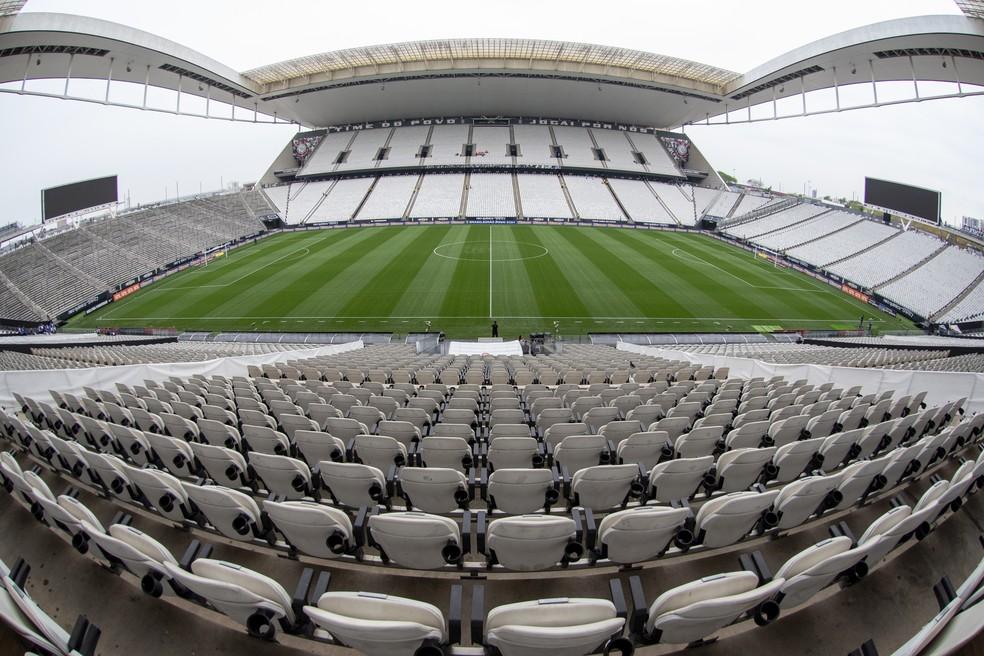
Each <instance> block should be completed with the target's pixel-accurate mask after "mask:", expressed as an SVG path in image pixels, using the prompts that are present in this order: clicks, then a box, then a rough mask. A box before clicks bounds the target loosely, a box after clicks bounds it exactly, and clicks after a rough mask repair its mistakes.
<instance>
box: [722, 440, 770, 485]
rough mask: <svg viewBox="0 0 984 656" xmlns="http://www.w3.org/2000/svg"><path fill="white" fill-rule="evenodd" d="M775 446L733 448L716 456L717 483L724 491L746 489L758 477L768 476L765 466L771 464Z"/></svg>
mask: <svg viewBox="0 0 984 656" xmlns="http://www.w3.org/2000/svg"><path fill="white" fill-rule="evenodd" d="M775 453H776V447H774V446H771V447H769V448H766V449H735V450H734V451H725V452H724V453H722V454H721V455H720V456H718V459H717V463H716V466H715V468H716V470H717V485H718V488H719V489H721V490H723V491H725V492H740V491H741V490H747V489H748V488H749V487H751V486H752V485H753V484H754V483H755V482H757V481H758V480H759V479H760V478H763V477H766V478H770V476H768V474H767V473H766V472H765V468H766V467H769V466H772V467H774V465H772V457H773V456H774V455H775Z"/></svg>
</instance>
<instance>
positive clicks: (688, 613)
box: [645, 572, 785, 644]
mask: <svg viewBox="0 0 984 656" xmlns="http://www.w3.org/2000/svg"><path fill="white" fill-rule="evenodd" d="M784 582H785V581H784V580H783V579H781V578H778V577H777V578H775V579H773V580H772V581H771V582H769V583H767V584H765V585H762V586H759V585H758V576H757V575H756V574H754V573H752V572H728V573H725V574H716V575H713V576H707V577H704V578H702V579H700V580H697V581H692V582H690V583H686V584H684V585H681V586H678V587H676V588H673V589H671V590H667V591H666V592H664V593H663V594H661V595H660V596H659V597H657V598H656V601H654V602H653V603H652V605H651V606H650V607H649V616H648V618H647V619H646V626H645V632H646V635H647V636H648V637H649V639H650V640H653V641H655V642H660V643H669V644H685V643H690V642H694V641H696V640H700V639H702V638H707V637H708V636H710V635H711V634H713V633H714V632H715V631H718V630H719V629H722V628H724V627H726V626H728V625H729V624H731V623H732V622H734V621H735V620H737V619H738V618H739V617H741V616H742V615H743V614H745V613H746V612H747V611H750V610H752V609H754V608H756V607H758V606H759V604H761V603H762V602H764V601H766V600H768V599H770V598H772V597H773V596H774V595H775V594H776V592H778V591H779V589H780V588H781V587H782V585H783V583H784Z"/></svg>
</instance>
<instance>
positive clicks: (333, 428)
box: [322, 417, 369, 444]
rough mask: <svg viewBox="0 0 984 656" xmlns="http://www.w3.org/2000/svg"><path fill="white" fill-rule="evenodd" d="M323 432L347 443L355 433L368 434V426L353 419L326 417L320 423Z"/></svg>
mask: <svg viewBox="0 0 984 656" xmlns="http://www.w3.org/2000/svg"><path fill="white" fill-rule="evenodd" d="M322 427H323V429H324V432H326V433H328V434H329V435H331V436H332V437H337V438H338V439H340V440H342V442H345V443H346V444H348V442H349V440H351V439H352V438H353V437H355V436H356V435H368V434H369V428H368V427H367V426H366V425H365V424H363V423H361V422H358V421H356V420H354V419H346V418H339V417H328V418H327V419H325V421H324V423H323V424H322Z"/></svg>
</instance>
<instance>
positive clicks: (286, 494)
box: [249, 452, 316, 499]
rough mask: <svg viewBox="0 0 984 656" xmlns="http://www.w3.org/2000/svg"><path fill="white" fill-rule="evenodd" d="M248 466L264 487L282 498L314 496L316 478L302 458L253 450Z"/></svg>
mask: <svg viewBox="0 0 984 656" xmlns="http://www.w3.org/2000/svg"><path fill="white" fill-rule="evenodd" d="M249 466H250V467H252V469H253V472H254V473H255V475H256V478H258V479H259V481H260V482H261V484H262V486H263V488H264V489H266V490H267V491H268V492H270V493H272V494H276V495H279V496H281V497H283V498H284V499H303V498H304V497H311V496H314V493H315V487H314V483H315V481H316V479H313V478H312V476H311V470H310V469H309V468H308V466H307V465H306V464H304V462H303V461H302V460H298V459H297V458H290V457H288V456H278V455H271V454H268V453H259V452H253V453H251V454H250V456H249Z"/></svg>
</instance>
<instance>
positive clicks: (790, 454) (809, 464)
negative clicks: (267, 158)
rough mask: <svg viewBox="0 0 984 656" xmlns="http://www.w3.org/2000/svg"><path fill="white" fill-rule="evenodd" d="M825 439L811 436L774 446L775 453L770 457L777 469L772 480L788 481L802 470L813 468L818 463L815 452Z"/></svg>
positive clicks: (797, 475)
mask: <svg viewBox="0 0 984 656" xmlns="http://www.w3.org/2000/svg"><path fill="white" fill-rule="evenodd" d="M825 439H826V438H824V437H813V438H810V439H808V440H800V441H798V442H791V443H789V444H784V445H782V446H780V447H778V448H776V453H775V455H774V456H773V457H772V462H773V464H775V466H776V470H777V471H776V475H775V479H774V480H776V481H777V482H779V483H788V482H789V481H791V480H794V479H795V478H797V477H799V475H800V474H802V473H803V472H805V471H807V470H812V469H814V468H815V467H816V465H817V464H819V458H817V452H818V451H819V450H820V445H821V444H823V441H824V440H825Z"/></svg>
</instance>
